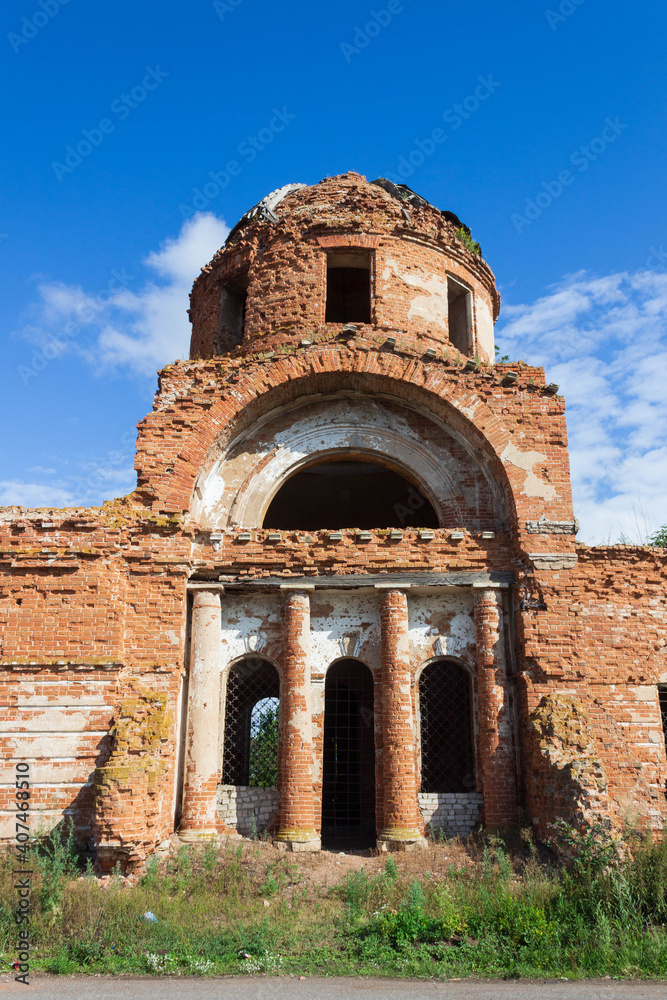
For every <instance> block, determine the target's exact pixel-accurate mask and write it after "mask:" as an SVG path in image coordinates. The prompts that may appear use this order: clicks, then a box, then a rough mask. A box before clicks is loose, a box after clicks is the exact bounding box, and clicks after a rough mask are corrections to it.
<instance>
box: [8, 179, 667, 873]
mask: <svg viewBox="0 0 667 1000" xmlns="http://www.w3.org/2000/svg"><path fill="white" fill-rule="evenodd" d="M404 209H406V211H407V216H408V217H409V218H407V217H406V214H405V212H404ZM274 214H275V216H276V218H277V221H275V220H274V221H271V220H270V219H262V218H260V217H259V216H257V217H256V218H255V219H253V220H246V221H245V222H243V224H242V225H241V226H240V227H239V228H238V229H237V230H236V231H235V232H234V233H233V234H232V236H231V237H230V240H229V241H228V244H227V246H226V247H224V248H223V249H222V250H221V251H220V253H219V254H217V255H216V256H215V258H214V259H213V261H212V262H211V263H210V264H209V265H207V266H206V267H205V268H204V270H203V271H202V274H201V275H200V277H199V278H198V279H197V282H196V283H195V287H194V289H193V296H192V313H191V315H192V320H193V340H192V359H193V360H190V361H179V362H175V363H174V364H172V365H168V366H167V367H166V368H165V369H163V371H162V372H161V373H160V381H159V388H158V392H157V394H156V396H155V402H154V407H153V411H152V412H151V413H150V414H149V415H148V416H147V417H146V418H145V419H144V420H143V421H142V422H141V424H140V425H139V437H138V442H137V459H136V467H137V475H138V482H137V490H136V491H135V492H134V493H133V494H132V495H131V496H130V497H127V498H124V499H122V500H117V501H112V502H110V503H108V504H105V505H104V506H103V507H101V508H99V509H85V510H84V509H70V510H32V511H26V510H23V509H19V508H7V509H5V510H4V511H3V512H0V705H1V706H2V712H1V715H2V723H1V724H0V749H1V750H2V752H3V755H4V760H5V764H4V765H3V770H2V778H1V779H0V821H1V829H0V834H1V836H2V837H3V838H4V839H5V840H6V839H9V838H11V836H12V835H13V812H12V809H11V785H10V782H11V781H13V777H12V775H13V770H12V769H13V762H14V761H15V760H17V759H27V760H29V761H30V762H31V768H32V780H33V782H34V800H33V802H34V806H35V810H36V814H37V815H38V816H40V817H41V819H40V822H41V823H42V824H43V825H44V826H45V827H48V826H52V825H54V824H57V823H59V822H60V821H61V820H62V817H63V813H65V812H66V813H67V814H68V815H69V816H71V817H72V819H73V821H74V825H75V830H76V835H77V838H78V839H79V840H80V841H82V842H84V843H87V844H89V845H91V846H96V848H97V852H98V862H99V864H100V866H101V867H107V868H108V867H109V866H111V865H112V864H115V861H116V860H120V861H121V862H122V864H123V865H124V866H125V867H127V868H131V867H133V866H136V865H137V864H140V863H141V861H142V859H143V858H144V857H145V856H146V854H147V853H148V852H150V851H151V850H153V849H154V848H155V846H156V845H157V844H159V843H160V842H161V841H162V840H164V839H165V838H166V837H168V836H169V834H170V833H171V832H172V831H173V830H174V828H175V826H178V825H179V823H181V822H182V823H183V830H184V832H185V830H186V827H187V826H188V825H189V826H190V833H191V835H193V836H195V837H196V835H198V834H199V835H206V836H209V835H212V834H213V832H214V831H215V830H217V832H218V833H220V832H224V829H225V827H224V822H223V821H222V820H221V817H220V815H219V814H218V812H216V806H215V803H216V795H217V794H218V792H217V786H218V784H219V781H220V767H221V756H220V755H221V753H222V747H221V745H220V739H221V736H220V726H219V718H220V705H221V704H222V703H224V691H225V688H224V685H225V678H226V676H227V673H228V670H229V667H230V664H231V663H232V662H236V660H238V659H239V658H243V656H246V655H262V656H266V657H267V658H268V659H269V660H270V662H272V663H274V664H275V665H276V667H277V668H278V671H279V673H280V676H281V692H282V696H281V697H282V701H281V712H282V717H281V746H280V760H279V766H280V771H279V775H280V784H281V810H282V813H281V818H280V824H281V826H282V827H283V828H284V830H285V831H288V832H289V831H290V830H291V831H292V833H293V834H294V831H295V830H296V831H301V834H303V832H304V831H305V835H306V836H307V837H311V838H312V840H310V841H307V840H306V841H303V842H305V843H311V844H314V845H316V844H317V839H316V838H317V832H319V829H320V814H321V794H322V756H323V725H324V686H325V679H326V671H327V669H328V666H330V665H331V663H332V662H335V660H336V659H337V658H339V657H340V656H353V657H359V658H360V659H361V660H362V662H364V663H366V664H367V665H368V667H369V668H370V669H371V670H372V673H373V682H374V691H375V714H374V718H373V719H371V720H369V724H371V725H372V726H373V730H374V734H375V748H376V753H377V755H378V756H377V760H378V767H377V769H376V813H377V832H378V834H380V833H381V832H382V831H383V830H384V831H386V830H388V829H393V830H394V832H396V831H397V830H399V828H400V829H402V830H404V831H405V830H407V831H408V832H409V833H410V835H411V836H413V837H414V838H418V837H419V836H420V835H421V832H422V830H423V818H422V816H421V813H420V811H419V805H418V794H419V784H418V782H419V774H420V766H419V746H420V740H419V716H418V713H419V705H418V691H417V686H418V680H417V678H418V676H419V672H420V670H421V669H422V668H423V666H424V665H425V664H426V663H430V662H432V661H433V660H437V659H438V657H441V656H453V657H454V658H455V659H456V660H457V661H458V662H460V663H461V664H462V665H463V666H464V667H465V668H466V669H467V670H468V671H469V672H470V676H471V678H472V680H471V683H472V694H473V703H474V735H475V749H476V761H475V773H476V780H477V785H476V788H475V789H471V792H470V794H472V795H483V799H484V801H483V805H482V816H483V821H484V822H485V823H487V824H490V825H503V824H506V823H510V822H513V821H514V820H515V819H516V818H517V817H518V815H519V813H518V809H520V808H522V809H523V810H525V813H526V814H527V816H528V817H529V820H530V821H531V822H533V823H534V824H535V826H536V828H537V829H538V830H539V831H540V832H541V833H544V832H545V831H546V828H547V824H548V823H549V822H552V821H553V819H554V818H555V817H556V816H557V815H563V817H564V818H566V819H569V820H571V821H573V822H580V821H588V820H589V819H590V818H591V817H592V816H593V815H596V816H597V815H609V816H610V817H611V819H612V820H613V822H614V823H615V824H616V825H620V824H622V823H623V822H634V823H637V824H639V825H644V826H649V827H651V828H652V829H654V830H656V831H657V830H660V829H662V826H663V824H664V822H665V818H666V816H665V814H666V808H665V807H666V803H665V783H666V781H667V758H666V755H665V742H664V737H663V733H662V727H661V720H660V711H659V704H658V694H657V685H658V684H667V588H666V587H665V582H666V576H667V573H666V566H665V563H666V559H665V553H664V552H663V551H662V550H655V549H642V548H631V547H627V546H614V547H608V548H605V547H601V548H593V549H591V548H587V547H585V546H581V545H578V544H576V542H575V537H574V531H575V525H574V516H573V511H572V498H571V490H570V474H569V463H568V455H567V433H566V426H565V413H564V401H563V399H562V398H561V397H560V396H558V395H555V394H554V392H553V391H552V389H550V388H548V387H547V386H545V380H544V373H543V371H542V370H541V369H537V368H531V367H528V366H524V365H496V366H493V365H492V364H489V363H487V362H488V361H489V360H491V357H492V353H493V348H492V341H491V342H489V343H487V348H488V347H489V345H490V351H489V350H488V349H487V350H486V354H485V353H484V350H482V349H481V346H482V345H481V344H478V345H477V347H475V351H474V352H473V353H478V354H479V358H480V362H481V363H479V364H477V363H472V364H471V363H467V359H466V358H465V357H457V351H455V350H453V349H452V345H451V343H450V342H449V336H448V326H447V313H446V310H445V311H442V310H443V309H444V298H443V294H444V293H443V289H444V288H445V284H444V283H445V282H446V279H447V275H452V276H454V277H457V278H458V279H459V280H460V281H463V282H464V284H465V285H466V286H467V287H468V288H469V289H470V290H471V292H472V294H473V305H474V311H475V312H474V324H473V333H474V336H475V337H478V335H479V334H480V332H483V327H484V323H485V322H486V319H485V315H486V314H488V319H489V322H491V321H492V318H493V316H495V315H496V314H497V309H498V305H499V300H498V296H497V293H496V291H495V287H494V284H493V276H492V274H491V272H490V270H489V269H488V267H487V265H486V264H485V263H484V262H483V261H482V260H481V258H479V257H478V256H476V255H475V254H472V253H471V252H470V251H468V250H467V249H466V248H465V246H464V245H463V244H462V243H461V241H460V240H459V239H458V237H457V236H456V234H455V230H456V226H455V224H454V223H453V222H452V221H451V220H449V219H447V218H446V217H445V216H444V215H442V214H441V213H440V212H438V211H437V210H436V209H434V208H432V207H431V206H427V205H423V204H420V203H417V204H415V205H412V204H406V203H403V202H402V201H401V199H400V198H398V197H396V196H395V195H394V194H390V193H389V192H388V191H386V190H384V189H383V188H382V187H380V186H377V185H373V184H368V183H367V182H366V181H365V180H364V179H363V178H361V177H360V176H359V175H356V174H348V175H345V176H344V177H342V178H331V179H328V180H326V181H324V182H323V183H322V184H320V185H316V186H314V187H309V188H302V189H300V190H296V191H292V192H291V193H290V194H288V195H287V197H286V198H285V199H284V200H283V201H282V202H281V203H280V204H278V205H277V206H276V208H275V213H274ZM344 250H349V251H350V252H355V253H358V252H362V251H368V252H369V253H371V254H372V278H373V312H372V322H371V323H370V324H358V325H357V330H356V332H355V331H346V333H345V335H344V336H342V334H343V331H342V327H341V325H340V324H327V323H325V322H324V302H325V292H326V289H325V279H326V274H325V271H326V254H327V253H329V252H339V251H344ZM230 282H231V285H230V287H232V286H233V287H234V288H236V289H237V290H238V289H241V288H242V287H243V286H244V283H247V291H248V299H247V307H246V322H245V329H244V332H243V336H242V338H241V342H239V343H232V338H231V332H230V331H229V330H227V331H225V330H224V329H223V328H221V327H220V300H221V291H222V288H223V286H224V285H225V283H227V284H229V283H230ZM427 286H428V287H427ZM485 310H486V313H485ZM489 329H490V327H489ZM389 337H392V338H394V339H395V343H392V342H388V338H389ZM473 346H475V345H474V344H473ZM428 348H433V351H434V352H435V356H432V355H430V354H429V355H427V353H426V351H427V349H428ZM477 348H479V349H477ZM200 359H203V360H200ZM320 453H321V454H323V455H326V456H330V455H335V456H338V457H341V455H342V456H345V455H349V456H352V457H355V458H357V459H361V460H364V461H368V460H375V461H380V462H382V461H386V462H387V463H388V464H389V465H390V466H391V467H392V468H394V469H397V470H398V471H399V472H401V473H402V474H404V475H405V477H406V479H407V480H408V481H409V482H412V483H416V484H418V485H419V488H420V489H422V490H423V493H424V495H425V496H427V497H428V499H429V502H430V503H431V504H432V506H433V509H434V510H435V511H436V513H437V517H438V520H439V525H440V526H439V527H438V528H436V529H434V530H432V531H431V532H427V533H426V534H424V533H423V532H420V531H419V530H417V529H415V528H410V527H403V526H402V525H401V524H399V523H394V524H382V525H380V524H379V525H377V526H373V528H372V529H371V530H369V531H368V532H366V533H362V534H360V533H359V532H357V531H355V530H354V529H345V530H343V531H342V532H341V533H340V537H337V536H335V535H334V536H332V533H331V532H330V531H324V530H322V531H305V530H304V531H301V530H294V531H279V532H276V531H270V530H269V529H267V528H264V527H263V518H264V513H265V510H266V508H267V504H268V503H269V502H270V500H271V498H272V497H273V496H274V494H275V492H276V491H277V490H278V489H279V488H280V486H281V484H282V483H283V482H284V481H285V479H287V478H289V477H290V476H291V475H292V474H293V473H294V472H295V471H298V470H299V469H300V468H302V467H303V466H304V463H306V464H307V463H308V462H312V461H314V460H316V458H317V455H318V454H320ZM397 528H401V529H402V530H401V531H397V530H395V529H397ZM389 574H392V575H391V576H389ZM424 574H432V575H431V576H425V575H424ZM341 578H342V579H344V580H346V579H348V578H349V587H350V588H351V589H350V590H349V591H344V593H349V594H350V595H354V594H358V595H362V596H361V597H360V598H359V599H358V600H356V599H355V600H356V603H355V600H352V598H350V600H348V601H346V602H343V603H341V602H340V601H338V602H337V601H335V600H333V598H331V596H327V593H328V592H327V591H325V590H322V589H321V588H322V584H323V583H324V582H327V581H328V585H330V586H332V587H338V586H339V585H340V579H341ZM337 581H338V582H337ZM289 582H291V583H292V584H298V583H299V582H301V583H304V584H309V585H311V586H313V587H316V588H317V589H316V590H315V591H312V592H311V593H312V602H313V621H312V622H311V626H310V630H308V629H307V628H306V624H305V623H306V622H307V617H308V613H307V612H308V602H309V599H308V597H307V595H306V594H305V593H303V592H299V591H295V592H290V593H289V596H287V597H286V598H285V597H284V595H281V590H280V585H281V583H289ZM378 582H379V583H382V582H385V583H391V584H392V588H393V589H392V588H390V589H389V590H388V591H386V590H385V591H382V590H376V589H375V585H376V584H377V583H378ZM401 583H403V584H404V585H405V589H404V590H401ZM195 584H196V585H197V586H198V587H199V588H200V591H201V588H202V587H206V588H209V590H210V595H212V597H211V603H212V605H215V606H217V607H219V609H220V610H218V611H217V612H216V613H215V614H213V612H212V611H211V608H209V609H208V612H207V613H209V615H210V624H212V625H213V627H217V628H218V631H219V632H220V634H221V635H224V636H225V637H229V636H232V639H233V641H232V639H229V641H228V638H225V639H224V640H221V642H222V645H221V646H220V644H219V643H212V644H211V647H210V649H209V650H208V652H205V655H204V660H205V668H206V669H205V671H204V674H205V677H206V684H204V685H203V687H202V685H201V684H199V683H198V682H197V673H196V670H195V669H194V658H195V655H196V649H197V643H196V642H195V634H196V633H197V629H198V627H197V613H196V612H195V614H194V617H193V614H192V612H191V610H190V609H189V600H190V604H191V603H192V601H194V602H195V604H196V606H198V601H199V600H204V601H205V600H206V599H205V598H197V597H196V596H193V597H192V598H191V599H189V598H188V588H190V589H192V588H193V587H194V586H195ZM407 584H412V586H411V587H407ZM240 586H242V587H244V588H245V590H242V591H238V590H236V589H235V588H238V587H240ZM223 588H227V592H225V593H223ZM354 588H361V589H359V590H355V589H354ZM207 592H208V591H207ZM340 592H342V591H336V593H340ZM235 594H237V595H238V594H247V600H245V598H244V601H245V604H243V602H241V605H242V606H241V609H240V610H239V607H240V604H239V601H238V600H236V598H235V597H234V595H235ZM321 594H322V595H323V596H321V597H320V595H321ZM382 594H384V596H383V597H382V596H381V595H382ZM501 594H502V600H501V598H500V596H499V595H501ZM262 595H264V596H262ZM266 595H269V597H270V600H269V599H268V598H267V600H266V601H264V597H265V596H266ZM364 595H365V596H364ZM369 595H370V596H369ZM452 595H455V596H456V595H458V597H457V598H456V599H457V600H458V599H459V598H460V601H459V605H457V609H456V610H454V605H453V604H452V603H451V602H452V600H453V598H452ZM473 595H478V596H477V611H476V612H475V611H474V610H473V601H474V598H473ZM260 598H261V600H260ZM362 598H363V599H362ZM235 600H236V603H235ZM253 601H254V602H255V603H254V604H253ZM262 601H264V604H262ZM380 601H382V602H383V603H384V610H383V615H382V616H380V613H379V602H380ZM216 602H217V605H216ZM260 605H261V606H262V607H263V608H264V611H262V612H260V613H258V612H257V610H256V609H257V607H259V606H260ZM243 608H245V610H243ZM330 608H335V609H336V610H335V613H334V612H332V611H331V610H327V609H330ZM332 615H333V618H332ZM337 616H338V617H337ZM411 616H412V617H411ZM473 619H474V620H473ZM314 623H319V624H314ZM323 623H324V624H323ZM327 623H328V624H327ZM336 628H338V629H339V632H340V634H339V636H338V638H337V639H336V642H335V644H333V645H332V642H333V640H331V639H330V638H327V636H329V635H330V634H331V633H332V630H333V631H335V629H336ZM318 629H319V630H320V631H318ZM405 629H407V630H408V633H409V642H408V645H407V647H406V646H405V634H406V633H405ZM322 630H324V631H322ZM235 636H236V637H237V638H234V637H235ZM238 636H243V640H241V639H240V638H238ZM323 636H324V637H323ZM309 639H310V653H308V652H307V647H308V645H309ZM226 642H227V643H228V644H227V645H225V643H226ZM230 643H231V645H230ZM232 646H233V650H232V649H231V647H232ZM205 647H206V643H204V646H203V647H202V648H205ZM221 650H222V652H221ZM225 650H226V652H225ZM382 656H384V659H382ZM216 657H217V659H216ZM311 672H312V677H311ZM204 688H205V690H204ZM197 691H199V693H200V694H201V695H202V697H201V698H200V699H199V701H197V698H196V697H195V694H196V692H197ZM202 692H203V694H202ZM204 732H205V733H206V740H205V741H202V738H201V735H202V733H204ZM204 743H206V745H204ZM568 755H569V756H568ZM434 794H437V793H434ZM443 794H445V793H443ZM466 794H467V793H466ZM475 801H478V800H475ZM301 834H299V835H301ZM292 839H293V838H292ZM285 840H286V841H287V842H290V837H285ZM295 843H299V841H298V840H295Z"/></svg>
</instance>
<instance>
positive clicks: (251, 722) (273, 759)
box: [222, 656, 280, 788]
mask: <svg viewBox="0 0 667 1000" xmlns="http://www.w3.org/2000/svg"><path fill="white" fill-rule="evenodd" d="M279 708H280V679H279V677H278V671H277V670H276V668H275V667H274V666H273V664H271V663H269V662H268V661H267V660H262V659H261V658H259V657H254V656H253V657H247V658H246V659H243V660H240V661H239V662H238V663H236V664H234V666H233V667H232V668H231V669H230V671H229V677H228V678H227V696H226V698H225V733H224V740H223V756H222V783H223V784H224V785H245V786H250V787H252V788H275V787H276V785H277V784H278V733H279Z"/></svg>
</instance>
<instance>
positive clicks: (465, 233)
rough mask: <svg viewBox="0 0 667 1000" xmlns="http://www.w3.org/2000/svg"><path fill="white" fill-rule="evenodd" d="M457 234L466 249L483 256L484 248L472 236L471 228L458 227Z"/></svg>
mask: <svg viewBox="0 0 667 1000" xmlns="http://www.w3.org/2000/svg"><path fill="white" fill-rule="evenodd" d="M456 235H457V236H458V238H459V239H460V240H461V243H463V245H464V247H466V249H468V250H470V251H471V253H476V254H477V256H478V257H481V256H482V248H481V246H480V245H479V243H478V242H477V241H476V240H474V239H473V238H472V236H471V233H470V230H469V229H468V227H467V226H461V227H460V228H459V229H457V230H456Z"/></svg>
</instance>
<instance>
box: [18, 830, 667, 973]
mask: <svg viewBox="0 0 667 1000" xmlns="http://www.w3.org/2000/svg"><path fill="white" fill-rule="evenodd" d="M553 847H554V848H556V849H557V851H558V852H559V853H558V855H557V854H556V853H555V852H554V850H552V851H549V850H547V849H545V848H540V849H538V848H537V847H536V846H535V845H534V844H533V843H532V842H531V841H530V838H529V837H524V840H523V841H522V840H521V838H520V837H516V836H515V837H514V838H513V839H506V840H502V839H500V838H498V837H485V836H483V835H479V836H477V837H474V838H469V840H468V842H467V843H466V844H463V843H461V842H460V841H446V842H444V843H434V844H432V845H431V846H430V848H429V849H427V850H426V851H424V852H419V853H413V854H410V855H399V856H388V857H384V858H383V857H375V858H371V859H369V860H368V862H363V863H362V862H359V866H358V867H356V868H354V870H350V871H348V872H347V873H346V874H345V875H344V876H341V875H338V876H334V877H332V871H335V868H334V867H333V866H335V865H336V864H337V863H339V864H343V862H340V861H338V862H337V861H336V856H331V855H329V856H328V859H329V860H328V861H327V860H326V858H325V857H324V856H321V857H319V858H318V857H317V856H309V857H305V856H299V857H297V858H295V856H294V855H284V854H279V853H278V852H277V851H275V849H274V848H273V847H272V846H271V844H267V843H257V842H255V843H253V842H244V843H243V844H241V845H239V846H223V847H222V848H218V847H212V846H209V847H204V848H202V849H196V850H195V849H190V848H187V847H182V848H181V849H180V850H179V852H178V854H177V855H174V856H171V857H170V858H168V859H166V860H162V861H157V860H156V859H153V860H151V862H149V864H148V866H147V869H146V871H145V873H144V875H143V876H142V877H141V879H140V880H138V881H137V883H136V884H134V885H128V881H127V880H126V879H122V878H121V877H120V876H114V877H112V878H111V879H110V880H109V879H107V880H106V882H104V881H100V880H98V879H97V878H95V876H94V875H93V873H92V870H91V869H90V865H89V866H88V870H87V871H85V870H83V871H82V870H81V868H80V866H77V860H78V859H77V857H76V851H75V848H74V844H73V841H72V840H71V838H70V839H69V840H67V839H66V840H65V841H64V842H61V841H52V840H49V839H42V840H41V841H40V842H38V843H36V844H35V845H34V846H33V851H32V858H33V868H34V870H35V876H34V880H33V887H32V888H33V897H32V899H33V913H34V916H33V921H32V929H31V934H32V943H33V949H32V951H33V959H32V963H31V965H32V971H36V970H43V971H46V972H50V973H57V974H71V973H106V974H118V973H121V972H123V973H134V974H151V975H161V974H170V975H174V974H180V975H219V974H230V973H233V974H249V975H252V974H258V973H271V974H290V973H293V974H297V975H320V976H330V975H352V974H354V975H374V976H378V975H380V976H417V977H436V978H457V977H463V976H468V975H477V976H489V977H492V976H502V977H507V976H513V977H518V976H531V977H534V976H539V977H560V976H567V977H568V978H583V977H593V976H605V975H610V976H617V977H658V978H663V977H667V931H666V928H665V924H666V923H667V843H663V844H653V843H651V842H650V841H647V840H643V839H642V838H641V837H638V836H632V837H629V838H627V839H626V841H625V842H623V843H619V842H616V841H614V840H612V838H611V837H610V835H609V833H608V831H606V830H604V829H602V828H596V829H595V830H593V831H592V832H589V833H588V834H585V835H579V834H576V833H575V832H574V831H572V830H569V829H568V828H566V827H562V829H561V830H560V831H559V839H558V842H557V843H554V845H553ZM558 858H560V860H559V859H558ZM568 858H570V859H571V860H569V861H568V860H567V859H568ZM348 860H349V859H348ZM354 860H355V861H356V860H357V859H354ZM327 866H328V867H327ZM325 868H326V873H325V876H324V877H323V871H324V869H325ZM12 886H13V880H12V874H11V857H10V856H4V858H3V859H2V860H1V861H0V969H2V970H3V971H7V970H8V968H9V965H10V963H11V962H12V961H14V960H15V954H14V947H15V937H16V934H15V926H14V923H13V906H14V905H15V902H16V901H15V898H14V891H13V888H12ZM147 914H154V915H155V916H156V917H157V922H154V921H152V920H151V918H150V916H149V917H147V916H146V915H147Z"/></svg>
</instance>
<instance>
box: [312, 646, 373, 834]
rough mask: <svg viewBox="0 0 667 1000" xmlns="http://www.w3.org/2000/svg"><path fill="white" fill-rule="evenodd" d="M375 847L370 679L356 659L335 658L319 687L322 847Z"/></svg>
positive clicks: (368, 672)
mask: <svg viewBox="0 0 667 1000" xmlns="http://www.w3.org/2000/svg"><path fill="white" fill-rule="evenodd" d="M374 844H375V727H374V712H373V675H372V674H371V671H370V670H369V668H368V667H367V666H366V665H365V664H364V663H361V662H360V661H359V660H352V659H346V660H339V661H338V663H335V664H334V665H333V666H332V667H330V668H329V670H328V672H327V678H326V685H325V689H324V759H323V764H322V846H323V847H328V848H336V849H338V850H340V849H345V848H347V849H350V848H366V847H371V846H373V845H374Z"/></svg>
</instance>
